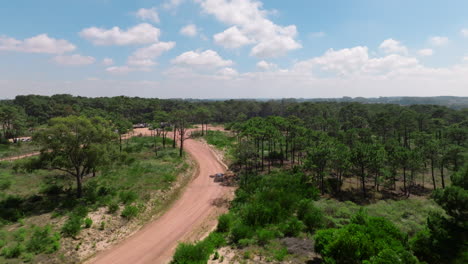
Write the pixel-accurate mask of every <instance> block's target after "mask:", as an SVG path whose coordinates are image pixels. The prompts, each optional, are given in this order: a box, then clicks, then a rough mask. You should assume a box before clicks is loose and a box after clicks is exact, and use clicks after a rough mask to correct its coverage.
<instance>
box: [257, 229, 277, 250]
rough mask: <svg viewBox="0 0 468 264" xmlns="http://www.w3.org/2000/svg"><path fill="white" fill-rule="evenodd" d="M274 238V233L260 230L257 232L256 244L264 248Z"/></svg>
mask: <svg viewBox="0 0 468 264" xmlns="http://www.w3.org/2000/svg"><path fill="white" fill-rule="evenodd" d="M275 236H276V233H275V231H272V230H268V229H260V230H257V241H258V244H259V245H261V246H264V245H266V244H267V243H268V241H270V240H272V239H274V238H275Z"/></svg>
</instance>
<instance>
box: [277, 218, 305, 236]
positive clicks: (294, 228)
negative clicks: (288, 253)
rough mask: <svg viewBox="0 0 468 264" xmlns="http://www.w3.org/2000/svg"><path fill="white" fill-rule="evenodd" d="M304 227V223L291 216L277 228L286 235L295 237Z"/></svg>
mask: <svg viewBox="0 0 468 264" xmlns="http://www.w3.org/2000/svg"><path fill="white" fill-rule="evenodd" d="M304 229H305V225H304V223H302V221H299V219H297V218H296V217H293V218H291V219H290V220H288V221H287V222H285V223H282V224H281V225H279V230H280V231H281V233H283V235H284V236H287V237H297V236H299V234H300V233H301V232H302V231H303V230H304Z"/></svg>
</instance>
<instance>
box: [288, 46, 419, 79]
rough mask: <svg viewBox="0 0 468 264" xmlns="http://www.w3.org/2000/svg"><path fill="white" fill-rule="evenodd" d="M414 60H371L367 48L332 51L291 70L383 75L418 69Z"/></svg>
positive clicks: (408, 58)
mask: <svg viewBox="0 0 468 264" xmlns="http://www.w3.org/2000/svg"><path fill="white" fill-rule="evenodd" d="M418 65H419V62H418V60H417V59H416V58H412V57H406V56H401V55H398V54H391V55H387V56H385V57H378V58H371V57H370V56H369V51H368V48H367V47H363V46H357V47H354V48H348V49H341V50H333V49H330V50H328V51H327V52H325V54H324V55H322V56H320V57H315V58H312V59H310V60H306V61H300V62H297V63H296V64H295V65H294V68H293V70H294V71H295V72H301V73H313V74H315V75H320V74H321V73H326V74H335V75H336V76H340V77H347V76H348V77H349V76H360V75H385V74H388V73H391V72H394V71H398V70H401V69H405V68H411V67H418Z"/></svg>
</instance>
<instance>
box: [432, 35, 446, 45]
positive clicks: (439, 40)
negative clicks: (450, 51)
mask: <svg viewBox="0 0 468 264" xmlns="http://www.w3.org/2000/svg"><path fill="white" fill-rule="evenodd" d="M448 42H449V39H448V38H447V37H439V36H436V37H431V38H430V39H429V43H431V45H433V46H436V47H440V46H445V45H447V44H448Z"/></svg>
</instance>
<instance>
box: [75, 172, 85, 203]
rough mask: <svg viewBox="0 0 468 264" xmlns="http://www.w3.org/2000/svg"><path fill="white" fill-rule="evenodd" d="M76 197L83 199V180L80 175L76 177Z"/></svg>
mask: <svg viewBox="0 0 468 264" xmlns="http://www.w3.org/2000/svg"><path fill="white" fill-rule="evenodd" d="M75 177H76V197H78V198H81V197H83V179H82V178H81V176H80V175H76V176H75Z"/></svg>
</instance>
